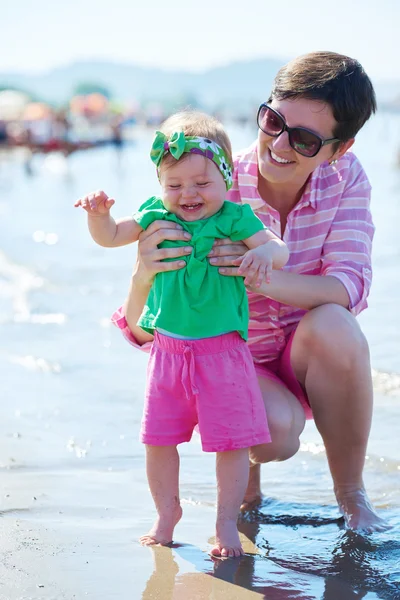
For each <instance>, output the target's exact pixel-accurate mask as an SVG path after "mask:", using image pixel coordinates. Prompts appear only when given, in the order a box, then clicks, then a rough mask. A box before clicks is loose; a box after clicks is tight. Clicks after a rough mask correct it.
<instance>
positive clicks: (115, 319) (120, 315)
mask: <svg viewBox="0 0 400 600" xmlns="http://www.w3.org/2000/svg"><path fill="white" fill-rule="evenodd" d="M111 323H112V324H113V325H115V327H118V329H119V330H120V332H121V333H122V335H123V336H124V338H125V339H126V340H127V342H129V343H130V344H131V345H132V346H133V347H134V348H137V349H138V350H141V351H142V352H150V350H151V346H152V344H153V342H145V343H144V344H142V345H140V344H139V343H138V341H137V339H136V338H135V336H134V335H133V333H132V331H131V330H130V329H129V325H128V323H127V321H126V318H125V312H124V307H123V306H121V307H120V308H118V309H117V310H116V311H115V313H114V314H113V315H112V317H111Z"/></svg>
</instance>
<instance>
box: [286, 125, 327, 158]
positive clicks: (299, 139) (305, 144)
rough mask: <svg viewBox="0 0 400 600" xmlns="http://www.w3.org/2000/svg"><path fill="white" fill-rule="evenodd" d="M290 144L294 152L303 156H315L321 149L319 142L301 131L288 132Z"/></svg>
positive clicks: (313, 136) (307, 132)
mask: <svg viewBox="0 0 400 600" xmlns="http://www.w3.org/2000/svg"><path fill="white" fill-rule="evenodd" d="M290 143H291V146H292V148H293V149H294V150H296V152H298V153H299V154H302V155H303V156H308V157H311V156H315V155H316V154H317V153H318V152H319V149H320V148H321V140H320V139H319V138H318V137H317V136H316V135H314V134H313V133H311V131H305V130H303V129H292V130H291V132H290Z"/></svg>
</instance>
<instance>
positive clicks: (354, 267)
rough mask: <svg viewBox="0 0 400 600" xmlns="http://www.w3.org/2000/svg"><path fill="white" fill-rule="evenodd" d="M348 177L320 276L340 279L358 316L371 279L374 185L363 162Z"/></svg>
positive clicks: (325, 250)
mask: <svg viewBox="0 0 400 600" xmlns="http://www.w3.org/2000/svg"><path fill="white" fill-rule="evenodd" d="M352 175H353V176H352V177H349V178H348V180H347V182H346V186H345V188H344V191H343V194H342V197H341V201H340V203H339V205H338V208H337V211H336V215H335V218H334V219H333V221H332V224H331V228H330V230H329V233H328V235H327V237H326V239H325V243H324V246H323V252H322V268H321V275H330V276H332V277H336V278H337V279H339V280H340V281H341V282H342V283H343V285H344V286H345V288H346V290H347V293H348V295H349V298H350V304H349V309H350V311H351V312H352V313H353V314H354V315H358V314H359V313H360V312H361V311H362V310H364V309H365V308H366V307H367V305H368V304H367V298H368V294H369V291H370V288H371V282H372V267H371V249H372V239H373V236H374V231H375V228H374V225H373V221H372V215H371V211H370V197H371V185H370V183H369V181H368V179H367V176H366V175H365V173H364V171H363V169H362V168H361V165H359V169H357V170H356V172H355V173H354V174H353V173H352Z"/></svg>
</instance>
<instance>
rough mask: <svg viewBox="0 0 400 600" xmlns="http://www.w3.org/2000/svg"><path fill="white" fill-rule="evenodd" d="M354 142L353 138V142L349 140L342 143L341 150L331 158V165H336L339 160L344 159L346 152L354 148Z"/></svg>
mask: <svg viewBox="0 0 400 600" xmlns="http://www.w3.org/2000/svg"><path fill="white" fill-rule="evenodd" d="M354 142H355V139H354V138H351V140H347V141H346V142H340V146H339V148H338V149H337V150H336V152H335V153H334V154H332V156H331V158H330V159H329V164H332V163H335V162H336V161H338V160H339V158H342V156H343V154H344V153H345V152H347V150H349V148H351V147H352V145H353V144H354Z"/></svg>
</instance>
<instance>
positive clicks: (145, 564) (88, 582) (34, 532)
mask: <svg viewBox="0 0 400 600" xmlns="http://www.w3.org/2000/svg"><path fill="white" fill-rule="evenodd" d="M379 398H380V402H378V407H377V411H376V413H377V419H376V431H375V433H376V434H377V431H378V430H379V415H382V418H384V411H385V406H386V409H387V407H388V405H389V406H390V409H392V408H393V400H390V401H388V399H387V398H386V397H384V396H382V397H379ZM19 404H20V403H19ZM397 404H400V403H397ZM111 410H112V408H111V407H110V411H111ZM397 412H400V406H399V407H398V411H397ZM394 416H400V415H394ZM4 417H5V419H4V421H3V425H2V435H1V438H0V439H1V447H2V461H1V469H0V482H1V490H2V501H1V520H0V526H1V531H2V544H1V550H0V553H1V554H0V556H1V560H0V565H1V566H0V599H1V600H3V599H4V600H22V599H24V600H27V599H28V598H34V599H43V600H53V599H54V600H56V599H57V600H58V599H64V598H65V599H72V598H77V599H81V598H82V599H83V598H90V599H93V600H102V599H104V600H106V599H107V600H108V599H113V598H115V599H118V600H128V599H129V600H131V599H132V600H134V599H143V600H157V599H159V600H183V599H185V600H186V599H190V600H192V599H193V600H197V599H199V600H203V599H204V600H206V599H207V600H209V599H210V598H212V599H216V600H217V599H218V600H224V599H226V600H228V599H229V600H230V599H238V600H240V599H242V598H243V599H244V600H247V599H248V600H250V599H251V598H268V599H271V600H283V599H285V600H286V599H287V600H289V598H290V599H291V598H296V599H299V600H310V599H315V600H317V599H324V600H336V599H337V598H339V597H340V598H341V599H342V598H343V599H344V600H346V599H347V598H349V599H350V598H355V597H357V598H359V597H360V598H361V597H364V596H363V595H361V596H355V595H354V594H356V591H357V590H358V593H359V592H360V586H361V589H362V586H363V585H365V577H368V576H370V574H371V568H372V565H371V561H370V559H369V558H368V557H369V555H371V556H373V554H374V553H375V552H376V550H377V549H381V551H383V550H382V549H384V548H386V551H385V552H386V553H387V557H386V558H389V561H390V564H389V565H388V566H387V569H385V571H387V572H389V571H391V572H392V577H394V578H396V577H397V579H394V585H395V587H393V586H392V584H391V582H390V581H388V582H387V583H386V584H384V583H382V580H383V579H384V577H383V575H384V574H383V572H382V565H381V567H380V568H379V569H378V570H377V571H376V576H374V578H373V579H372V580H371V581H370V583H369V584H368V585H367V586H366V587H365V597H367V598H368V600H370V599H373V598H393V599H394V598H396V596H395V595H392V593H394V592H395V590H396V586H397V584H396V581H400V579H399V573H397V575H396V572H394V573H393V565H394V564H395V561H394V559H395V557H396V555H398V554H399V553H400V543H399V541H397V542H396V541H395V540H396V539H397V540H398V539H399V537H398V526H399V524H400V522H399V518H398V516H396V512H398V511H395V510H393V508H394V506H393V504H396V498H394V497H393V498H392V500H391V499H390V490H389V489H388V490H387V491H388V493H389V498H388V502H387V503H385V501H384V498H383V497H382V495H381V496H380V497H379V496H378V490H377V489H374V488H373V489H372V494H373V495H374V494H375V497H373V499H374V500H375V501H376V502H377V504H378V508H379V509H380V510H381V511H382V514H386V515H387V516H388V517H389V518H391V519H392V521H393V523H394V524H395V526H396V528H395V532H392V533H391V534H380V535H377V536H369V537H368V538H363V537H362V536H358V535H356V534H351V533H348V532H346V531H345V530H344V529H343V522H342V521H341V519H340V516H339V514H338V512H337V509H336V506H335V504H334V501H333V495H332V493H331V492H330V490H326V492H324V491H323V488H324V485H322V486H320V495H321V497H320V502H319V503H316V502H315V499H314V501H313V502H309V503H307V501H306V495H305V490H306V488H307V485H315V484H316V482H315V481H314V482H313V481H311V480H310V481H308V482H304V483H303V489H301V490H300V491H297V492H296V489H293V495H292V497H291V498H287V497H286V498H283V499H278V498H279V486H278V489H275V484H274V480H276V478H278V481H279V480H280V481H281V484H280V485H281V486H282V479H286V478H289V479H290V478H292V479H293V478H294V477H298V479H299V476H298V471H299V469H300V470H301V469H304V466H306V468H307V463H308V462H309V456H310V455H311V456H312V462H311V464H313V462H314V461H315V460H317V462H318V463H319V465H320V466H319V467H318V465H315V464H313V467H312V468H313V473H314V475H315V473H316V472H318V470H319V469H321V476H322V477H323V478H326V465H325V463H326V460H325V455H324V452H323V448H322V447H321V443H320V438H319V436H318V434H317V432H316V430H315V428H314V425H313V424H311V423H310V424H308V425H307V427H306V430H305V432H304V434H303V442H302V443H303V445H302V450H301V451H300V453H299V454H298V456H297V457H295V458H294V459H292V460H291V461H288V462H287V463H282V464H280V465H278V464H275V465H269V466H267V467H265V468H264V469H263V484H264V489H265V491H270V492H274V489H275V491H277V492H278V493H277V494H274V495H273V496H272V497H271V498H269V499H266V500H265V502H264V503H263V505H262V506H261V508H260V510H259V511H254V512H253V513H248V514H247V515H246V516H245V517H244V518H243V519H242V520H241V521H240V524H239V528H240V531H241V538H242V541H243V544H244V549H245V552H246V555H245V556H244V557H243V558H242V559H237V560H225V561H221V560H213V559H211V557H210V556H209V555H208V550H209V549H210V547H211V546H210V544H211V543H212V541H213V539H212V535H213V528H214V518H215V504H214V502H213V501H210V499H211V498H212V497H213V490H212V489H209V490H208V491H207V494H206V496H207V498H208V499H209V500H205V499H202V496H203V495H204V489H205V488H211V487H212V481H210V482H209V483H208V484H207V485H205V484H204V483H202V482H201V476H198V481H197V484H196V482H193V481H192V479H193V476H194V473H195V472H196V469H197V466H198V465H200V464H201V461H202V460H206V461H207V468H209V469H210V470H212V468H213V457H212V456H207V457H206V458H205V459H204V455H202V454H201V452H200V449H199V447H198V440H196V438H195V439H194V440H193V441H192V443H191V444H188V445H184V446H183V448H182V450H183V452H182V454H183V461H182V462H183V463H186V468H185V467H183V469H182V470H183V474H182V479H183V482H182V492H183V494H182V496H183V509H184V516H183V519H182V521H181V522H180V523H179V524H178V526H177V528H176V535H175V540H176V541H175V544H174V546H173V547H172V548H159V547H158V548H143V547H141V546H140V545H139V543H138V541H137V539H138V537H139V535H141V534H142V533H143V532H144V531H146V530H147V529H148V528H149V527H150V525H151V523H152V520H153V518H154V509H153V506H152V503H151V498H150V494H149V491H148V489H147V484H146V479H145V471H144V461H143V456H141V455H140V454H137V455H135V456H131V457H130V458H128V457H126V458H127V460H126V461H124V463H125V467H126V468H122V467H121V465H120V464H119V465H117V466H112V464H111V463H112V462H113V461H110V460H104V462H103V461H99V460H98V457H97V456H96V452H95V449H92V448H91V447H90V445H86V446H85V447H86V453H85V451H84V450H83V446H84V445H83V444H81V445H79V444H78V443H77V442H76V441H75V442H74V441H71V440H68V443H67V444H57V443H55V438H58V437H60V436H58V431H57V430H58V429H59V427H58V426H57V420H53V422H51V419H48V420H45V421H44V422H43V419H41V421H42V424H41V425H40V426H39V427H37V426H36V427H35V426H32V421H31V419H29V420H28V419H25V420H24V413H23V411H22V412H21V409H17V408H16V406H14V407H11V406H9V413H8V418H7V414H4ZM385 421H386V419H385ZM58 422H59V424H60V426H61V423H62V419H59V420H58ZM392 422H393V424H394V426H395V423H398V419H394V418H393V419H392ZM396 427H397V425H396ZM386 431H387V429H386ZM59 433H61V432H60V431H59ZM373 433H374V432H373ZM378 437H379V436H378V435H373V436H372V438H371V445H370V449H371V458H370V459H369V460H373V461H375V460H377V459H375V458H373V457H376V456H378V455H377V454H376V451H377V450H378V448H380V447H381V448H382V447H383V445H384V442H385V440H383V439H380V440H379V439H378ZM121 441H125V440H121ZM49 449H50V452H49ZM385 449H386V450H388V451H389V454H387V455H386V456H385V459H384V460H385V465H386V468H387V469H389V470H392V469H395V468H397V460H396V457H395V455H394V454H395V452H393V444H392V458H391V457H390V450H389V446H388V447H387V448H385ZM193 462H194V463H195V464H194V465H193V464H192V463H193ZM369 469H372V471H373V473H374V480H375V479H376V472H375V466H374V465H372V466H369V465H368V464H367V469H366V474H367V478H368V471H369ZM280 470H281V472H280ZM282 471H283V473H282ZM296 473H297V475H295V474H296ZM326 479H327V478H326ZM327 481H328V480H327ZM396 482H398V477H397V479H396V480H394V481H393V490H392V494H393V495H394V494H396V497H397V494H398V491H397V483H396ZM285 485H286V482H285ZM316 485H319V483H317V484H316ZM304 486H305V487H304ZM202 488H203V489H202ZM189 490H190V492H189ZM209 492H210V493H209ZM277 496H278V498H277ZM393 500H394V502H393ZM388 507H389V510H388ZM374 537H375V538H377V540H375V541H374V540H373V538H374ZM371 538H372V541H371ZM318 548H319V549H318ZM310 552H311V555H310ZM313 553H315V560H316V562H315V563H314V567H315V569H314V572H313V559H312V555H313ZM393 553H394V554H393ZM335 561H336V562H335ZM374 587H375V589H376V590H377V591H378V592H379V593H378V594H377V595H375V592H374ZM339 592H340V596H338V595H336V594H339ZM383 592H384V593H383ZM399 593H400V587H399ZM388 594H389V595H388Z"/></svg>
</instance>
